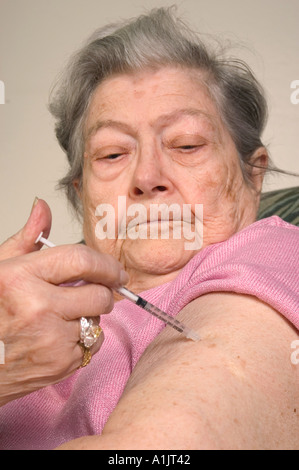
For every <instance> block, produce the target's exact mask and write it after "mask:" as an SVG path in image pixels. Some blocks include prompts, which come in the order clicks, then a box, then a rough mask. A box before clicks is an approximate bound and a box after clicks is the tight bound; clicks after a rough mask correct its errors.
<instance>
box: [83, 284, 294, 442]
mask: <svg viewBox="0 0 299 470" xmlns="http://www.w3.org/2000/svg"><path fill="white" fill-rule="evenodd" d="M178 318H181V319H182V320H183V321H184V322H185V323H186V324H188V326H190V327H192V328H194V329H196V330H197V331H198V332H199V334H200V336H201V338H202V340H201V341H200V342H198V343H195V342H193V341H190V340H185V339H184V338H182V337H180V335H178V334H177V333H176V332H175V331H173V330H172V329H171V328H169V327H167V328H165V330H163V332H162V333H161V334H160V335H159V336H158V337H157V338H156V339H155V341H154V342H153V343H152V344H151V345H150V346H149V347H148V349H147V350H146V351H145V353H144V354H143V356H142V357H141V359H140V361H139V362H138V364H137V365H136V368H135V370H134V371H133V374H132V376H131V378H130V380H129V382H128V384H127V387H126V389H125V392H124V394H123V396H122V398H121V400H120V402H119V404H118V405H117V407H116V409H115V410H114V412H113V413H112V415H111V416H110V418H109V420H108V422H107V424H106V426H105V428H104V431H103V434H102V435H101V436H94V437H90V438H83V439H81V440H78V441H74V443H76V444H75V446H76V447H77V446H79V447H80V446H81V445H82V446H83V448H85V447H87V448H100V449H159V448H160V449H207V448H209V449H211V448H213V449H276V448H283V449H287V448H290V449H299V417H298V416H299V380H298V378H299V365H298V366H296V365H293V364H292V362H291V353H292V350H291V343H292V341H293V340H294V339H298V332H297V331H296V330H295V329H294V328H293V327H292V326H291V325H290V324H289V323H288V322H287V321H286V320H285V319H284V318H283V317H282V316H281V315H280V314H279V313H278V312H276V311H275V310H273V309H272V308H271V307H269V306H268V305H266V304H264V303H263V302H260V301H259V300H258V299H256V298H255V297H250V296H245V295H238V294H234V293H212V294H207V295H205V296H202V297H200V298H198V299H196V300H195V301H193V302H192V303H190V304H189V305H188V306H187V307H186V308H185V309H184V310H183V311H182V312H181V313H180V314H179V316H178Z"/></svg>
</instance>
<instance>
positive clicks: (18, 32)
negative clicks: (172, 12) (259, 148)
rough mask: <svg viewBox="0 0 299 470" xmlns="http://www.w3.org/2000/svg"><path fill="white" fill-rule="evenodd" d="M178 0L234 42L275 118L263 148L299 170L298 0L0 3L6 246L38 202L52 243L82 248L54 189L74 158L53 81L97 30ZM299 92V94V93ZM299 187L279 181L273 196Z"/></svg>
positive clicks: (194, 19) (190, 15) (1, 205)
mask: <svg viewBox="0 0 299 470" xmlns="http://www.w3.org/2000/svg"><path fill="white" fill-rule="evenodd" d="M174 3H176V4H177V5H178V6H179V12H180V13H181V14H182V15H183V17H184V18H185V20H187V22H189V24H191V25H192V26H193V28H194V29H196V30H198V31H200V32H202V33H205V34H217V35H218V37H220V38H222V39H229V40H232V41H233V42H235V43H236V44H237V45H238V47H237V48H235V49H234V53H235V55H238V56H239V57H241V58H243V59H245V60H247V62H248V63H249V64H250V65H251V67H252V68H253V70H254V71H255V73H256V75H257V77H258V79H259V80H260V81H261V82H262V83H263V85H264V87H265V88H266V91H267V95H268V99H269V107H270V119H269V123H268V126H267V129H266V131H265V135H264V142H265V144H267V145H269V149H270V152H271V154H272V158H273V160H274V162H275V163H276V164H277V165H278V166H280V167H283V168H284V169H286V170H290V171H297V172H298V171H299V164H298V162H299V158H298V157H299V151H298V144H299V133H298V130H299V104H297V105H295V104H292V103H291V99H290V97H291V93H292V90H291V82H293V81H294V80H299V54H298V49H299V27H298V24H299V0H284V1H283V0H242V1H240V0H185V1H181V2H175V0H173V1H171V0H170V1H166V0H141V1H138V0H109V1H106V0H0V80H1V81H3V82H4V84H5V104H1V105H0V226H1V229H0V242H1V241H4V240H5V239H6V238H7V237H8V236H10V235H11V234H12V233H14V232H16V231H17V230H18V229H19V228H20V227H21V226H22V225H23V224H24V223H25V221H26V218H27V216H28V213H29V212H30V209H31V205H32V202H33V199H34V197H35V196H38V197H40V198H43V199H45V200H47V201H48V203H49V204H50V206H51V208H52V211H53V229H52V235H51V239H52V240H53V241H54V242H55V243H71V242H76V241H78V240H79V239H80V237H81V229H80V227H79V225H78V224H77V223H76V222H75V221H74V220H73V217H72V216H71V212H70V211H69V210H68V208H67V204H66V201H65V198H64V195H63V194H60V193H59V192H57V191H56V190H55V185H56V182H57V180H58V179H59V178H60V177H61V176H63V175H64V172H65V170H66V162H65V157H64V154H63V152H62V151H61V150H60V148H59V146H58V144H57V143H56V141H55V137H54V132H53V121H52V118H51V116H50V114H49V113H48V111H47V100H48V94H49V90H50V87H51V85H52V84H53V82H54V79H55V78H56V76H57V74H58V73H59V71H60V70H61V68H62V66H63V64H64V63H65V61H66V60H67V59H68V57H69V55H70V54H71V53H72V52H73V51H74V50H75V49H77V48H78V47H80V45H81V44H82V42H83V41H84V40H85V39H86V38H87V37H88V36H89V35H90V33H91V32H92V31H93V30H94V29H96V28H97V27H99V26H101V25H104V24H106V23H107V22H111V21H115V20H119V19H122V18H129V17H132V16H136V15H138V14H140V13H143V12H144V10H145V9H150V8H152V7H158V6H167V5H172V4H174ZM298 96H299V95H298ZM297 185H299V179H298V178H295V177H284V176H275V177H271V178H270V179H268V181H267V182H266V184H265V186H264V190H268V191H269V190H273V189H277V188H283V187H291V186H297Z"/></svg>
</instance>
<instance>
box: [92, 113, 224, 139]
mask: <svg viewBox="0 0 299 470" xmlns="http://www.w3.org/2000/svg"><path fill="white" fill-rule="evenodd" d="M184 116H195V117H201V118H202V117H204V118H205V119H207V120H208V121H209V124H211V125H212V127H213V130H214V131H216V132H217V134H218V133H219V127H218V125H217V124H216V118H215V117H214V116H213V115H211V114H209V113H207V112H205V111H201V110H200V109H197V108H185V109H176V110H174V111H172V112H171V113H166V114H162V115H161V116H159V117H158V119H156V120H155V122H154V123H152V126H153V127H160V128H163V127H166V126H168V125H171V124H173V123H175V122H176V121H178V120H179V119H180V118H181V117H184ZM106 128H114V129H117V130H120V131H122V132H125V133H126V134H129V135H133V136H134V135H137V133H138V131H137V130H136V129H134V128H133V127H132V126H131V125H129V124H127V123H126V122H123V121H118V120H114V119H106V120H101V119H99V120H97V121H96V123H95V124H94V125H93V126H91V127H90V128H89V129H88V131H87V134H86V139H89V138H90V137H91V136H92V135H94V134H96V133H97V132H98V131H99V130H100V129H106Z"/></svg>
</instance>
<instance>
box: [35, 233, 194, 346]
mask: <svg viewBox="0 0 299 470" xmlns="http://www.w3.org/2000/svg"><path fill="white" fill-rule="evenodd" d="M39 242H41V243H43V244H44V245H46V246H47V247H49V248H54V247H55V246H56V245H54V243H52V242H50V241H49V240H48V239H46V238H44V237H43V232H41V233H40V234H39V236H38V237H37V239H36V241H35V243H39ZM81 282H82V281H78V283H79V284H80V283H81ZM78 283H76V284H78ZM114 290H115V291H116V292H118V293H119V294H120V295H122V296H123V297H125V298H126V299H128V300H130V301H131V302H133V303H134V304H136V305H138V306H139V307H141V308H142V309H144V310H146V311H147V312H149V313H150V314H151V315H153V316H155V317H157V318H159V320H162V321H163V322H164V323H166V324H167V325H169V326H171V327H172V328H174V329H175V330H177V331H178V332H179V333H181V334H183V335H184V336H185V337H186V338H188V339H192V340H193V341H199V340H200V337H199V336H198V334H197V333H196V331H194V330H191V329H190V328H188V327H187V326H186V325H184V324H183V323H181V322H180V321H178V320H176V319H175V318H173V317H171V316H170V315H168V314H167V313H166V312H163V310H161V309H159V308H158V307H156V306H155V305H153V304H151V303H150V302H148V301H147V300H145V299H143V298H142V297H140V296H139V295H137V294H134V292H131V291H130V290H129V289H127V288H126V287H120V288H118V289H114Z"/></svg>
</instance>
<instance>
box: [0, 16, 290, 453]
mask: <svg viewBox="0 0 299 470" xmlns="http://www.w3.org/2000/svg"><path fill="white" fill-rule="evenodd" d="M51 111H52V113H53V114H54V116H55V118H56V122H57V126H56V131H57V137H58V140H59V142H60V144H61V146H62V147H63V149H64V150H65V152H66V154H67V156H68V160H69V163H70V170H69V173H68V175H67V176H66V178H65V179H64V180H63V181H62V186H63V187H64V188H65V189H66V190H67V194H68V197H69V199H70V201H71V202H72V204H73V206H74V207H75V209H76V210H77V211H78V213H80V214H81V215H82V218H83V228H84V240H85V243H86V245H87V246H83V245H78V246H63V247H56V248H52V249H49V250H42V251H37V250H38V248H40V247H41V245H40V244H39V245H35V240H36V237H37V236H38V234H39V232H40V231H43V232H44V236H45V237H47V236H48V235H49V232H50V226H51V213H50V210H49V208H48V206H47V205H46V203H45V202H44V201H41V200H38V201H37V203H35V205H34V208H33V210H32V213H31V216H30V218H29V220H28V222H27V224H26V226H25V227H24V228H23V229H22V230H21V231H20V232H19V233H18V234H17V235H15V236H14V237H12V239H10V240H8V241H7V242H6V243H5V244H4V245H3V246H2V247H1V259H2V262H1V264H0V269H1V271H0V274H1V277H0V280H1V281H0V294H1V304H0V307H1V339H2V340H3V342H4V344H5V346H6V363H5V365H3V366H0V379H1V383H2V385H1V395H0V397H1V404H2V407H1V410H0V423H1V424H0V432H1V438H0V443H1V448H3V449H53V448H55V447H58V446H61V447H60V448H63V449H226V448H227V449H277V448H282V449H299V420H298V410H299V389H298V379H299V367H296V366H295V365H294V364H292V361H291V359H290V356H291V352H292V350H291V344H292V342H293V341H294V340H296V339H298V331H297V329H298V328H299V295H298V284H297V282H298V274H299V267H298V259H299V256H298V255H299V252H298V247H299V229H298V228H296V227H294V226H292V225H290V224H287V223H286V222H283V221H282V220H281V219H279V218H278V217H272V218H269V219H265V220H262V221H259V222H256V216H257V210H258V207H259V198H260V193H261V188H262V181H263V176H264V172H265V170H266V168H267V166H268V154H267V150H266V148H265V147H264V146H263V144H262V142H261V133H262V130H263V128H264V125H265V120H266V114H267V113H266V103H265V100H264V97H263V93H262V91H261V88H260V86H259V85H258V83H257V82H256V80H255V78H254V77H253V75H252V73H251V72H250V70H249V69H248V68H247V67H246V66H245V65H244V64H242V63H241V62H236V61H231V62H229V61H225V60H223V59H221V58H219V57H217V56H216V55H215V54H213V53H211V52H209V51H208V50H207V48H206V47H205V45H204V44H202V42H201V41H200V40H199V39H198V38H197V37H195V36H194V35H193V34H191V32H190V31H188V29H187V28H186V27H185V26H184V24H183V23H182V22H180V21H179V20H178V19H176V18H175V17H174V15H173V14H172V12H171V11H169V10H164V9H159V10H155V11H153V12H151V13H150V14H148V15H147V16H143V17H140V18H138V19H137V20H132V21H130V22H127V23H125V24H121V25H116V26H115V25H113V26H109V27H107V28H104V29H102V30H99V31H97V32H96V33H95V34H94V35H93V36H92V37H91V39H90V41H89V42H88V43H87V44H86V45H85V47H83V48H82V50H80V51H79V52H78V53H77V54H76V55H75V56H74V57H73V58H72V60H71V62H70V64H69V66H68V68H67V71H66V74H65V75H64V77H63V78H62V82H61V83H60V85H59V88H58V89H57V91H56V94H54V96H53V99H52V102H51ZM120 197H122V199H121V200H122V201H125V203H126V208H127V209H128V211H127V213H128V217H126V218H124V217H123V215H124V214H123V212H124V209H123V208H120V205H119V201H120ZM104 204H105V206H103V205H104ZM136 204H138V205H139V206H138V207H140V206H141V207H144V208H145V214H146V217H145V218H144V219H143V220H141V221H140V219H138V221H137V222H136V220H135V224H134V223H133V224H132V221H133V220H134V211H133V210H132V211H131V212H129V208H132V207H133V208H135V207H136V206H135V205H136ZM155 204H164V205H166V207H168V208H170V206H171V205H172V204H176V206H178V207H179V208H181V209H183V208H184V207H188V208H190V213H191V217H190V218H189V219H188V218H187V219H188V220H187V219H186V220H185V219H184V215H182V216H181V220H179V218H178V217H176V218H175V217H174V216H173V217H170V221H169V237H168V238H167V237H164V236H162V232H163V229H162V225H163V224H164V222H165V221H164V220H162V217H161V216H160V217H156V218H155V219H154V220H153V218H152V217H151V212H150V210H151V207H152V206H153V205H155ZM198 204H201V205H202V206H203V219H202V221H201V222H202V228H203V230H202V232H201V230H200V231H199V232H200V233H202V239H201V243H200V244H197V245H196V244H194V245H193V249H186V242H187V241H188V242H189V241H190V240H189V236H188V237H187V235H186V231H184V230H183V231H182V233H181V236H180V237H178V236H172V234H174V233H175V226H176V225H177V224H181V225H182V226H183V225H185V226H186V225H187V226H188V227H189V229H190V230H189V232H188V234H190V232H192V233H195V232H196V226H197V223H198V219H199V218H200V217H198V214H197V212H196V207H197V205H198ZM133 205H134V206H133ZM103 207H104V208H106V210H108V207H112V208H113V209H114V220H113V223H114V228H115V234H116V235H115V237H108V236H107V237H100V238H101V239H100V238H99V225H98V224H99V223H100V222H101V220H102V217H103V215H104V211H103V210H102V212H101V210H100V209H101V208H102V209H103ZM164 207H165V206H164ZM169 214H171V211H170V212H169ZM181 214H184V212H183V210H182V212H181ZM120 220H121V225H122V227H124V232H125V233H123V232H122V236H120V233H121V231H120V230H119V225H120ZM123 220H125V222H123ZM124 224H125V225H124ZM130 224H131V225H130ZM107 225H108V222H107ZM141 225H143V226H144V227H145V232H143V235H144V233H145V234H146V235H148V234H149V233H151V232H150V230H151V229H152V228H153V227H155V228H156V233H158V236H156V237H151V236H129V234H130V233H132V232H134V233H135V234H136V233H137V234H138V230H139V229H140V227H141ZM101 228H102V229H104V224H102V225H101ZM103 231H104V230H102V232H103ZM102 232H101V233H102ZM139 235H140V234H139ZM187 239H188V240H187ZM122 266H123V267H124V270H123V269H122ZM127 274H128V275H129V276H127ZM80 279H83V280H85V281H86V283H85V284H84V285H80V286H77V287H74V286H66V285H65V283H72V281H77V280H80ZM62 284H63V285H62ZM124 284H126V286H127V287H128V288H129V289H130V290H132V291H133V292H138V293H139V292H142V296H143V297H144V298H145V299H146V300H148V301H150V302H152V303H153V304H155V305H157V306H158V307H160V308H162V309H163V310H165V311H166V312H167V313H168V314H169V315H171V316H173V317H176V318H177V319H178V320H181V321H183V322H184V323H185V324H186V325H188V326H189V327H190V328H192V329H193V330H196V331H197V332H198V334H199V335H200V337H201V341H197V342H195V341H191V340H188V339H186V338H184V337H183V336H182V335H180V334H179V333H178V332H177V331H175V330H174V329H172V328H170V327H169V326H167V327H165V325H164V323H163V322H161V321H160V320H159V319H157V318H154V317H152V316H150V315H149V314H148V313H147V312H145V311H144V310H142V309H140V308H139V307H138V306H136V305H133V304H132V303H131V302H129V301H128V300H122V299H121V298H120V296H118V294H113V292H115V289H117V288H118V287H119V286H121V285H124ZM113 295H114V301H115V304H114V305H113V298H112V297H113ZM111 310H112V311H111ZM110 311H111V313H109V314H108V315H103V314H105V313H108V312H110ZM82 315H84V316H88V317H96V316H101V318H100V324H101V328H102V329H103V333H102V334H101V335H100V338H99V339H98V341H97V342H96V343H95V344H94V345H93V346H92V347H91V348H90V351H89V348H85V349H84V348H81V347H79V342H78V340H79V336H80V317H81V316H82ZM82 349H83V352H84V357H83V360H84V364H83V365H87V364H88V363H89V361H90V355H87V354H86V353H87V352H90V353H91V355H92V356H93V357H92V360H91V362H90V363H89V364H88V365H87V367H84V368H80V364H81V362H82ZM78 368H79V370H77V369H78ZM57 382H59V383H57Z"/></svg>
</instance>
